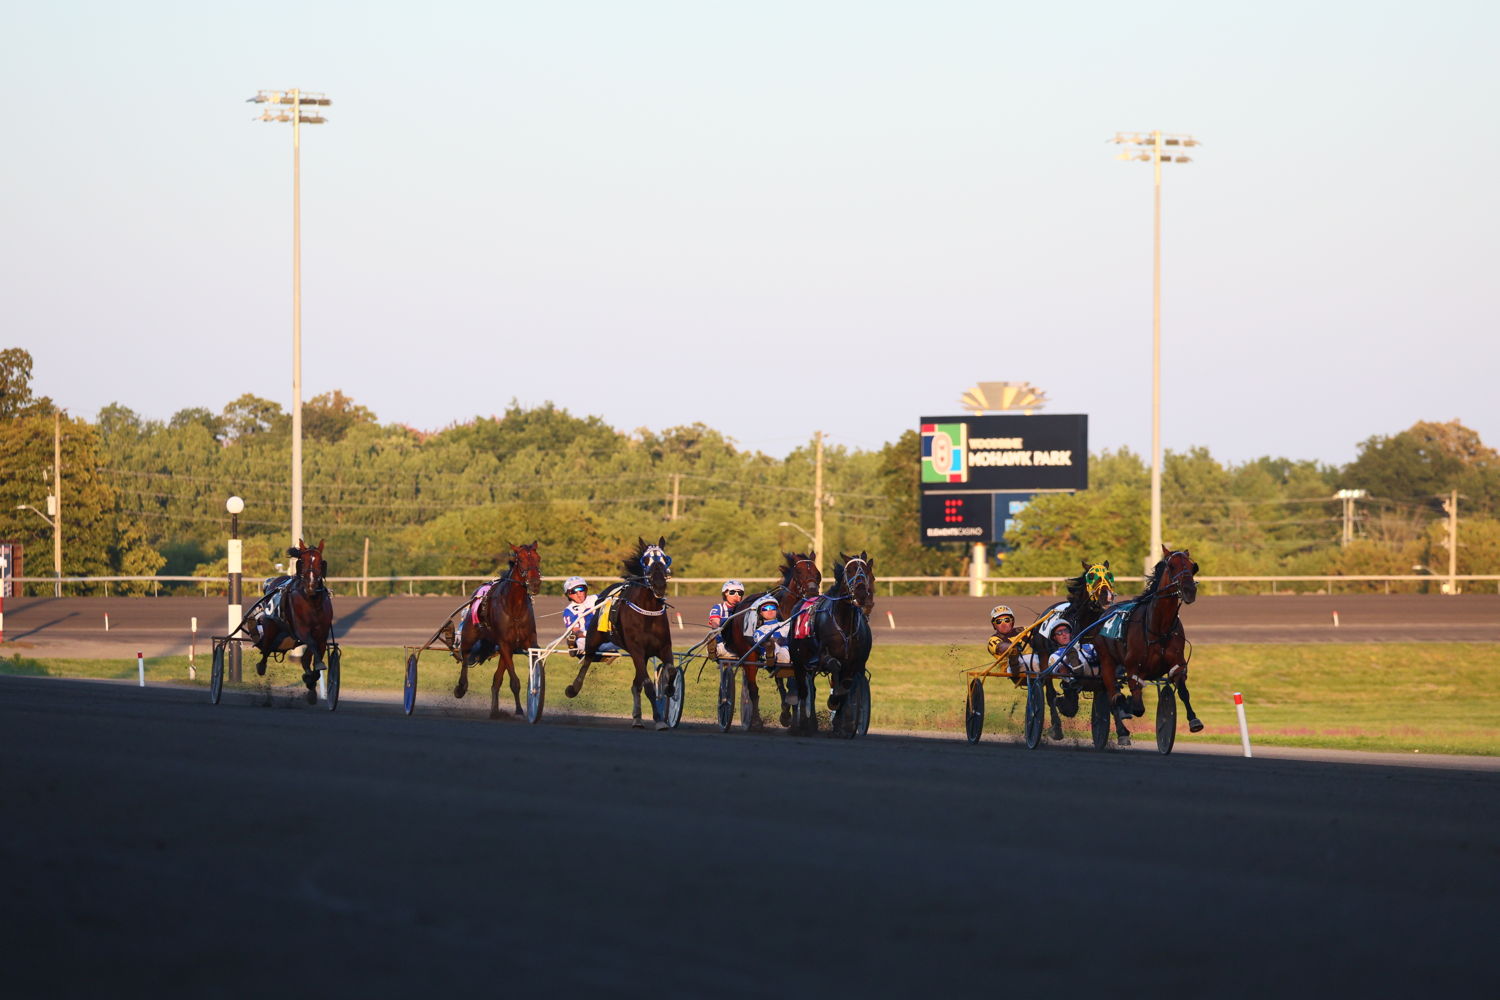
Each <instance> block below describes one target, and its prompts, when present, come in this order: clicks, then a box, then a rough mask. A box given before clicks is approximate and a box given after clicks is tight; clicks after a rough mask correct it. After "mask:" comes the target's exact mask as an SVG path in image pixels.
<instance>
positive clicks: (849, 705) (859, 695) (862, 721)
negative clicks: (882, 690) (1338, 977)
mask: <svg viewBox="0 0 1500 1000" xmlns="http://www.w3.org/2000/svg"><path fill="white" fill-rule="evenodd" d="M839 714H840V715H844V714H847V715H848V725H847V726H846V727H845V730H844V735H845V736H848V737H850V738H853V737H855V736H864V735H865V734H866V733H868V732H869V731H870V675H869V674H867V673H865V672H864V671H863V670H861V671H860V672H859V673H858V674H856V675H855V676H854V682H853V683H852V684H850V685H849V694H848V695H847V696H846V697H845V698H844V707H843V710H842V711H841V712H840V713H839Z"/></svg>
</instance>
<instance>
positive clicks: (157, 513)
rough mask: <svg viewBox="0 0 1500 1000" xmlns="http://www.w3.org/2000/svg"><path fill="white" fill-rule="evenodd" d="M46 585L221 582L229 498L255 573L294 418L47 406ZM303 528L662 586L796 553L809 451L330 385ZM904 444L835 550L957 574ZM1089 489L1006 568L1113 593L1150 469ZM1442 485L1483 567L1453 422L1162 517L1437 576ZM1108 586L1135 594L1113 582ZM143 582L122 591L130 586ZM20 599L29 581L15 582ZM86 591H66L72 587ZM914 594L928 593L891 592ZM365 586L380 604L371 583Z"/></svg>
mask: <svg viewBox="0 0 1500 1000" xmlns="http://www.w3.org/2000/svg"><path fill="white" fill-rule="evenodd" d="M31 369H32V361H31V357H30V355H29V354H28V353H27V352H25V351H24V350H22V349H19V348H12V349H9V350H5V351H0V538H4V539H13V540H18V541H20V542H22V543H23V544H24V545H25V546H26V551H27V553H28V556H27V566H26V570H27V575H28V576H44V575H46V574H47V573H48V572H50V568H51V562H50V548H51V541H52V539H51V533H50V529H49V528H48V526H47V525H46V524H45V523H44V522H43V521H42V520H41V519H40V518H38V517H36V516H35V515H34V514H33V513H32V512H30V511H25V510H17V509H16V508H17V507H18V506H19V505H23V504H30V505H33V506H36V507H41V502H42V500H43V499H44V498H45V496H46V494H47V493H48V492H49V490H50V489H51V485H50V481H49V479H48V477H49V476H50V475H51V466H52V448H53V440H52V438H53V432H54V413H55V411H56V408H55V406H54V405H53V403H52V402H51V400H49V399H47V398H45V397H37V396H34V395H33V394H32V392H31V382H32V371H31ZM60 426H61V438H62V442H61V444H62V463H61V465H62V477H61V478H62V483H61V485H62V498H63V499H62V502H63V525H64V528H63V573H64V575H67V576H73V575H78V576H82V575H93V576H98V575H132V576H149V575H153V574H159V575H190V574H196V575H203V576H222V575H223V573H224V570H225V563H224V558H225V557H224V549H225V539H226V538H227V534H228V514H227V512H226V511H225V509H224V501H225V499H226V498H227V497H229V496H230V495H239V496H241V497H243V498H244V499H245V502H246V510H245V513H244V514H243V515H241V517H240V532H241V536H242V537H243V538H244V539H245V572H246V573H247V574H248V575H250V576H252V577H254V576H259V575H262V574H264V575H271V574H272V573H273V572H274V571H275V563H277V562H278V561H283V560H284V556H282V555H281V553H283V552H284V550H285V547H286V544H287V542H288V540H289V539H288V538H287V537H286V526H287V525H288V524H289V523H290V506H289V505H290V496H289V494H290V490H289V485H288V468H289V466H290V448H291V435H290V417H289V415H288V414H287V413H286V412H285V411H284V410H283V408H282V406H281V405H280V404H279V403H277V402H275V401H272V400H268V399H263V398H260V397H257V396H254V395H248V394H247V395H243V396H240V397H239V398H238V399H235V400H232V401H230V402H229V403H227V404H226V405H225V406H224V408H223V409H222V410H221V411H219V412H217V413H216V412H213V411H210V410H208V409H204V408H192V409H184V410H181V411H179V412H177V413H175V414H173V415H172V417H171V418H170V419H168V420H165V421H160V420H152V419H148V418H146V417H143V416H141V415H140V414H138V413H136V412H134V411H132V410H131V409H129V408H127V407H125V406H123V405H121V404H118V403H115V404H111V405H109V406H107V407H105V408H104V409H103V410H101V411H100V412H99V413H98V414H97V416H96V417H95V418H94V419H93V420H88V419H84V418H81V417H77V416H72V415H66V414H65V415H63V417H62V419H61V422H60ZM303 431H304V450H303V455H304V461H303V480H304V490H303V492H304V500H303V523H304V525H305V531H306V533H307V534H308V536H309V537H308V539H307V540H308V541H309V542H316V541H317V540H319V539H324V540H325V542H326V548H325V553H326V555H327V558H328V561H329V565H330V572H331V574H332V575H335V576H357V575H360V572H361V562H362V559H363V554H364V550H365V545H366V539H368V544H369V553H370V555H369V571H370V575H371V577H372V578H379V577H388V576H392V575H413V574H421V575H462V576H468V577H471V578H478V577H485V576H488V575H490V574H493V573H494V572H496V570H497V568H499V567H500V566H502V565H503V563H502V557H503V554H504V553H505V552H506V551H507V549H508V546H509V544H510V543H512V542H515V543H520V542H529V541H532V540H537V541H540V542H541V543H542V551H543V553H544V564H543V566H544V571H545V572H546V573H548V574H549V575H561V574H564V573H575V572H576V573H581V574H583V575H586V576H611V575H614V574H615V573H617V572H618V567H619V561H620V558H621V556H622V554H623V553H624V551H625V550H626V549H627V547H629V546H630V545H631V543H633V542H634V540H635V539H636V537H637V536H640V535H652V536H654V535H657V534H665V535H667V536H668V538H669V549H670V551H671V552H672V554H673V556H674V570H675V571H676V572H677V574H678V575H680V576H703V577H729V576H766V575H770V574H771V573H772V570H773V565H774V563H775V562H776V558H777V556H776V554H777V553H778V552H779V551H782V550H802V549H805V548H807V542H806V539H805V538H804V537H803V536H802V535H801V534H800V533H799V532H798V531H797V530H796V529H795V528H788V527H783V526H781V525H780V523H779V522H782V521H788V522H795V523H797V524H800V525H801V526H802V527H804V528H808V529H811V527H812V518H813V512H812V505H813V489H812V484H813V474H814V469H813V466H814V446H813V442H812V440H809V441H808V442H807V443H806V444H804V445H802V446H799V447H798V448H796V449H793V450H792V451H791V452H790V453H788V454H786V455H785V456H781V457H774V456H768V455H765V454H762V453H760V452H757V451H750V450H746V449H743V448H740V447H738V446H736V444H735V443H734V442H733V441H732V440H731V439H729V438H727V437H726V436H724V435H723V434H722V433H720V432H718V431H716V430H714V429H713V428H710V427H707V426H705V425H703V424H693V425H690V426H685V427H673V428H669V429H666V430H662V431H652V430H649V429H638V430H634V431H628V432H627V431H621V430H618V429H616V428H614V427H611V426H610V425H609V424H607V423H606V422H605V421H604V420H603V419H601V418H599V417H595V416H588V417H578V416H574V415H572V414H570V413H568V412H567V411H566V410H563V409H560V408H558V407H555V406H553V405H551V404H545V405H542V406H537V407H530V408H527V407H522V406H520V405H518V404H515V403H512V404H511V405H510V406H509V407H507V408H506V410H505V412H504V413H502V414H500V415H497V416H492V417H477V418H475V419H473V420H469V421H467V422H464V423H461V424H455V425H453V426H451V427H448V428H445V429H443V430H441V431H437V432H423V431H418V430H415V429H412V428H410V427H405V426H402V425H399V424H382V423H381V422H380V421H379V419H378V418H377V416H376V415H375V414H374V413H372V412H371V411H370V410H369V409H367V408H366V407H364V406H361V405H359V404H358V403H356V402H355V401H354V400H352V399H350V398H349V397H348V396H346V395H344V394H343V393H342V392H338V391H334V392H330V393H325V394H323V395H321V396H317V397H314V398H313V399H311V400H309V401H307V402H306V403H305V404H304V405H303ZM919 456H920V437H919V435H918V434H917V432H916V431H915V430H911V431H908V432H906V433H904V434H902V435H901V437H900V438H898V439H897V440H895V441H892V442H890V443H888V444H886V445H885V446H883V447H882V448H880V449H876V450H861V449H855V448H847V447H841V446H838V445H832V446H827V447H825V449H824V484H825V486H824V491H825V506H824V520H825V537H826V540H827V548H828V550H829V551H830V553H831V552H837V551H839V550H844V551H849V550H860V549H864V550H868V551H869V552H870V553H871V554H872V555H874V556H875V557H876V560H877V567H878V570H879V573H880V574H881V575H883V576H927V575H960V574H963V573H965V572H967V569H968V566H967V560H968V547H967V546H965V545H962V544H948V545H942V546H936V547H929V546H925V545H923V544H922V543H921V539H920V531H919V525H918V476H919V472H918V461H919ZM1089 478H1090V488H1089V489H1088V490H1086V491H1083V492H1080V493H1077V494H1051V495H1043V496H1040V497H1038V498H1037V499H1036V500H1034V501H1033V502H1032V503H1031V504H1030V505H1028V506H1027V507H1026V508H1025V509H1024V510H1023V511H1022V512H1021V513H1020V514H1019V516H1018V517H1017V518H1016V520H1015V523H1014V526H1013V528H1012V530H1011V531H1010V532H1009V533H1008V534H1007V536H1006V539H1005V543H1006V544H1005V546H1004V551H1002V552H1001V553H1000V554H999V558H998V560H997V561H996V562H995V563H993V564H992V565H991V566H990V567H989V572H990V573H991V575H998V576H1060V575H1065V574H1071V573H1075V572H1076V571H1077V567H1078V563H1079V560H1081V559H1085V558H1087V559H1103V558H1108V559H1110V560H1112V562H1113V565H1114V566H1115V567H1116V568H1117V570H1118V569H1119V568H1120V567H1131V570H1128V571H1127V572H1126V573H1122V574H1120V576H1121V577H1122V581H1123V580H1124V579H1126V578H1128V576H1129V574H1130V572H1132V571H1133V570H1134V568H1137V567H1139V566H1140V564H1141V562H1142V558H1143V556H1144V554H1145V550H1146V547H1147V541H1148V539H1147V532H1148V524H1147V519H1148V507H1149V499H1148V497H1149V481H1150V472H1149V468H1148V466H1147V463H1146V461H1145V460H1144V459H1143V458H1142V457H1141V456H1139V455H1137V454H1135V453H1133V452H1131V451H1129V450H1123V449H1122V450H1119V451H1105V452H1100V453H1096V454H1094V455H1092V456H1091V460H1090V476H1089ZM1340 489H1361V490H1364V491H1365V492H1366V494H1367V495H1366V496H1365V497H1364V498H1362V499H1360V500H1359V501H1356V504H1355V507H1356V512H1355V519H1354V527H1355V531H1354V534H1355V537H1354V540H1353V541H1352V543H1350V544H1348V545H1341V544H1340V540H1341V534H1342V530H1343V523H1342V517H1343V507H1342V503H1341V501H1338V500H1335V499H1334V498H1333V494H1334V493H1335V492H1336V491H1337V490H1340ZM1452 490H1457V491H1458V492H1459V496H1460V513H1461V531H1460V535H1459V550H1458V551H1459V558H1458V572H1460V573H1494V572H1500V522H1497V521H1496V517H1497V514H1500V509H1497V508H1500V456H1497V454H1496V452H1495V451H1494V450H1493V449H1491V448H1489V447H1487V446H1486V445H1484V444H1483V442H1482V441H1481V440H1480V439H1479V436H1478V435H1477V434H1476V433H1475V432H1473V431H1472V430H1470V429H1468V428H1466V427H1464V426H1463V425H1462V424H1459V423H1458V422H1456V421H1454V422H1450V423H1426V422H1423V423H1418V424H1416V425H1414V426H1413V427H1411V428H1408V429H1407V430H1404V431H1400V432H1399V433H1395V434H1392V435H1388V436H1382V435H1376V436H1373V437H1371V438H1369V439H1367V440H1366V441H1364V442H1362V443H1361V444H1360V445H1359V448H1358V454H1357V457H1356V458H1355V459H1354V461H1352V462H1351V463H1349V464H1348V465H1345V466H1342V467H1335V466H1328V465H1322V464H1319V463H1315V462H1310V461H1302V460H1294V459H1287V458H1270V457H1266V458H1260V459H1256V460H1254V461H1251V462H1246V463H1243V464H1239V465H1226V464H1224V463H1221V462H1219V461H1217V460H1215V459H1214V458H1213V457H1212V455H1211V454H1210V453H1209V452H1208V451H1207V450H1206V449H1203V448H1195V449H1192V450H1190V451H1187V452H1185V453H1171V452H1169V453H1168V454H1167V455H1166V457H1165V462H1164V467H1163V490H1162V496H1163V526H1164V535H1165V537H1166V539H1167V540H1168V541H1169V542H1171V543H1172V544H1173V545H1175V546H1190V547H1191V548H1192V550H1193V554H1194V556H1195V557H1196V558H1197V559H1198V562H1199V563H1200V565H1202V566H1203V572H1204V574H1205V575H1218V576H1241V575H1326V574H1337V575H1361V574H1407V573H1411V572H1412V571H1413V570H1412V567H1413V566H1423V567H1429V568H1431V569H1432V570H1433V571H1435V572H1436V573H1438V574H1439V575H1441V574H1443V573H1446V570H1447V554H1446V549H1445V548H1444V547H1443V545H1444V542H1445V539H1446V522H1445V521H1444V519H1443V518H1444V515H1443V512H1442V510H1441V506H1440V504H1441V501H1440V500H1439V497H1440V495H1446V494H1448V493H1449V492H1450V491H1452ZM1122 586H1124V587H1125V588H1126V589H1128V588H1129V585H1128V583H1122ZM149 587H150V585H149V584H145V585H141V584H137V585H133V586H131V585H127V586H125V587H123V588H121V589H122V590H123V591H124V592H127V593H129V592H136V593H139V592H143V591H146V590H148V589H149ZM31 589H32V591H33V592H42V589H43V588H41V587H38V586H36V585H33V586H32V588H31ZM77 589H79V588H74V587H70V592H73V591H74V590H77ZM900 589H901V590H903V591H906V592H915V591H918V590H921V589H923V588H922V587H920V586H918V585H904V586H902V587H901V588H900ZM372 592H378V590H377V591H372Z"/></svg>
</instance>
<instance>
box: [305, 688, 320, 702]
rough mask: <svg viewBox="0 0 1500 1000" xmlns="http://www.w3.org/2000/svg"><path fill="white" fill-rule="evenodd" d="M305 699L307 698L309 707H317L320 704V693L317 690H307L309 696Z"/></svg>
mask: <svg viewBox="0 0 1500 1000" xmlns="http://www.w3.org/2000/svg"><path fill="white" fill-rule="evenodd" d="M305 697H306V698H307V703H308V704H309V705H316V704H317V703H318V691H317V689H316V688H308V689H307V694H306V696H305Z"/></svg>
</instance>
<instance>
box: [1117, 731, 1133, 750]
mask: <svg viewBox="0 0 1500 1000" xmlns="http://www.w3.org/2000/svg"><path fill="white" fill-rule="evenodd" d="M1115 742H1116V743H1118V744H1119V745H1120V746H1122V747H1128V746H1130V734H1129V733H1122V734H1120V735H1119V736H1116V737H1115Z"/></svg>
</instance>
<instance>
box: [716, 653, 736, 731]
mask: <svg viewBox="0 0 1500 1000" xmlns="http://www.w3.org/2000/svg"><path fill="white" fill-rule="evenodd" d="M735 672H736V671H735V669H734V667H725V666H721V667H719V716H718V718H719V732H721V733H727V732H729V730H730V728H731V727H732V726H733V725H734V696H735V690H734V688H735V684H734V675H735Z"/></svg>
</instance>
